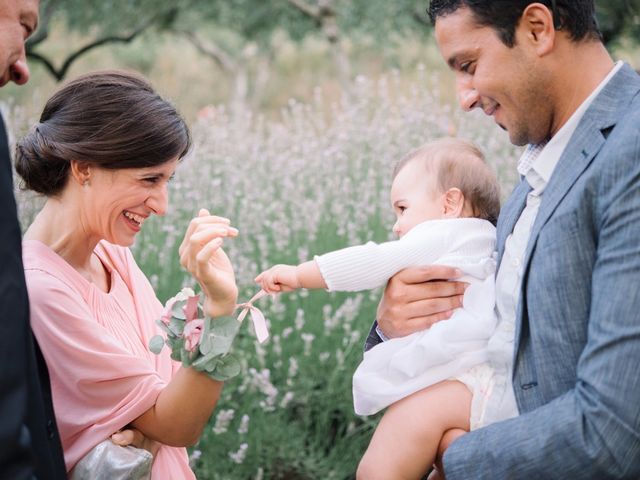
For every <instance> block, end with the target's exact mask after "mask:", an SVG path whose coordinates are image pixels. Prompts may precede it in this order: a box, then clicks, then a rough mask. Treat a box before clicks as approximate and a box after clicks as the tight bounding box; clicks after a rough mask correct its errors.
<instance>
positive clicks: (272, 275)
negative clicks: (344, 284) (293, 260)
mask: <svg viewBox="0 0 640 480" xmlns="http://www.w3.org/2000/svg"><path fill="white" fill-rule="evenodd" d="M255 281H256V283H258V284H259V285H260V286H261V287H262V289H263V290H264V291H265V292H267V293H280V292H291V291H293V290H297V289H298V288H327V284H326V282H325V281H324V278H322V274H321V273H320V269H319V268H318V265H317V264H316V262H315V260H311V261H309V262H305V263H301V264H300V265H297V266H296V265H274V266H273V267H271V268H270V269H268V270H265V271H264V272H262V273H261V274H260V275H258V276H257V277H256V278H255Z"/></svg>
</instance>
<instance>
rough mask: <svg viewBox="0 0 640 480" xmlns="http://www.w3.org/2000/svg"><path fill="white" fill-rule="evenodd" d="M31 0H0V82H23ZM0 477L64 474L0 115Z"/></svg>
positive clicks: (34, 6) (17, 479)
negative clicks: (34, 334)
mask: <svg viewBox="0 0 640 480" xmlns="http://www.w3.org/2000/svg"><path fill="white" fill-rule="evenodd" d="M37 23H38V0H0V87H1V86H4V85H6V84H7V83H8V82H9V81H13V82H15V83H17V84H18V85H22V84H24V83H26V82H27V81H28V80H29V69H28V68H27V63H26V60H25V51H24V42H25V41H26V39H27V38H28V37H29V35H30V34H31V33H32V32H33V30H35V28H36V26H37ZM0 205H1V208H0V232H2V240H1V241H0V479H5V478H6V479H11V480H22V479H33V478H37V479H64V478H66V474H65V469H64V461H63V458H62V448H61V447H60V439H59V437H58V432H57V428H56V423H55V418H54V414H53V407H52V404H51V391H50V387H49V374H48V372H47V367H46V365H45V363H44V360H43V358H42V354H41V353H40V349H39V348H38V345H37V343H35V340H34V339H33V337H32V334H31V329H30V327H29V304H28V299H27V290H26V287H25V281H24V272H23V268H22V256H21V251H22V250H21V236H20V226H19V224H18V219H17V216H16V204H15V201H14V198H13V177H12V174H11V163H10V158H9V148H8V144H7V135H6V132H5V128H4V122H3V121H2V118H1V117H0Z"/></svg>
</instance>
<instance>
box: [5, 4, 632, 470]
mask: <svg viewBox="0 0 640 480" xmlns="http://www.w3.org/2000/svg"><path fill="white" fill-rule="evenodd" d="M596 4H597V7H598V20H599V23H600V25H601V27H602V30H603V33H604V37H605V40H606V43H607V46H608V48H609V49H610V50H611V51H612V53H613V56H614V57H615V58H619V59H623V60H625V61H627V62H629V63H630V64H631V65H632V66H634V67H635V68H640V48H639V43H640V13H639V12H640V0H609V1H596ZM426 6H427V1H426V0H394V1H389V0H224V1H222V0H101V1H96V0H42V2H41V17H42V18H41V26H40V28H39V30H38V32H37V33H36V35H35V36H34V38H33V39H31V40H30V41H29V45H28V50H29V56H30V59H29V60H30V67H31V72H32V79H31V81H30V84H29V85H28V86H26V87H16V86H13V85H12V86H8V87H5V88H3V89H2V90H0V108H2V110H3V113H4V114H5V117H6V119H7V121H8V125H9V130H10V135H11V136H12V138H14V139H15V138H16V137H17V136H20V135H21V134H22V133H23V132H25V131H26V130H27V129H28V128H30V125H32V124H33V123H34V122H35V121H36V120H37V117H38V115H39V113H40V111H41V109H42V107H43V104H44V102H45V101H46V99H47V98H48V97H49V96H50V94H51V93H52V91H53V90H54V89H55V88H56V87H57V85H58V83H59V82H60V81H64V80H65V79H68V78H73V77H74V76H76V75H78V74H81V73H84V72H87V71H91V70H96V69H105V68H125V69H131V70H136V71H139V72H141V73H143V74H145V75H146V76H147V77H149V78H150V79H151V81H152V83H153V84H154V85H155V86H156V88H157V89H158V90H159V91H160V92H161V93H162V94H163V95H165V96H167V97H169V98H170V99H171V100H172V101H173V102H174V103H175V104H176V105H177V106H178V108H179V109H180V110H181V111H182V112H183V113H184V115H185V117H186V118H187V121H188V123H189V124H190V125H191V126H192V130H193V134H194V147H193V152H192V153H191V154H190V156H189V158H188V159H187V160H186V161H185V162H184V163H183V164H182V165H181V166H180V168H179V171H178V174H177V175H176V180H175V181H174V182H173V184H172V186H171V190H170V197H171V200H170V201H171V205H170V209H169V213H168V214H167V215H166V216H165V217H162V218H154V219H152V220H150V221H148V222H146V223H145V227H144V229H143V231H142V232H141V233H140V235H139V238H138V239H137V241H136V245H135V247H134V254H135V256H136V259H137V261H138V262H139V264H140V266H141V268H142V269H143V270H144V272H145V273H146V274H147V275H148V276H149V278H150V279H151V281H152V283H153V285H154V287H155V288H156V291H157V292H158V296H159V298H160V299H161V300H162V301H164V300H166V299H167V298H169V297H170V296H172V295H173V294H175V292H177V291H178V290H179V289H180V288H181V287H182V286H186V285H191V283H192V280H191V279H190V278H189V277H188V276H187V275H185V273H184V272H183V271H181V269H180V267H179V264H178V259H177V254H176V251H177V248H178V245H179V243H180V239H181V236H182V234H183V231H184V228H185V226H186V224H187V222H188V220H189V219H190V218H191V217H192V216H193V215H195V213H196V212H197V209H198V208H199V207H207V208H209V209H210V210H211V211H213V212H216V213H220V214H224V215H226V216H229V217H230V218H231V219H232V221H233V223H234V225H235V226H237V227H238V228H239V229H240V232H241V235H240V236H239V237H238V238H237V239H234V241H232V242H228V243H227V244H226V245H225V249H226V250H227V252H228V254H229V256H230V257H231V259H232V262H233V264H234V267H235V269H236V274H237V280H238V284H239V286H240V289H241V295H240V297H241V300H246V299H248V298H249V297H250V296H251V295H252V294H253V293H255V291H256V287H255V284H254V283H253V278H254V277H255V276H256V275H257V273H259V272H260V271H262V270H263V269H265V268H267V267H269V266H271V265H273V264H274V263H295V262H300V261H303V260H306V259H309V258H311V257H312V256H313V255H314V254H318V253H323V252H326V251H328V250H332V249H336V248H340V247H344V246H347V245H353V244H356V243H362V242H365V241H368V240H374V241H385V240H387V239H390V238H392V235H391V231H390V230H391V228H390V227H391V225H392V212H391V210H390V208H389V205H388V203H389V202H388V190H389V186H390V172H391V169H392V166H393V164H394V163H395V161H397V159H398V158H400V157H401V156H402V155H403V154H404V153H405V152H407V151H408V150H410V149H412V148H415V147H416V146H418V145H420V144H422V143H424V142H425V141H428V140H431V139H434V138H438V137H441V136H443V135H458V136H462V137H465V138H469V139H471V140H473V141H474V142H475V143H476V144H478V145H479V146H480V148H481V149H482V150H483V151H484V152H485V154H486V156H487V158H488V160H489V162H490V163H491V165H492V166H493V167H494V168H495V169H496V171H497V173H498V177H499V179H500V182H501V185H502V189H503V196H506V195H507V194H508V193H509V191H510V189H511V187H512V186H513V184H514V182H515V181H516V172H515V168H514V166H515V162H516V159H517V156H518V154H519V149H517V148H514V147H513V146H511V145H510V143H509V141H508V138H507V136H506V135H505V134H504V133H503V132H500V131H499V130H497V129H496V127H495V125H494V124H493V121H492V120H491V119H488V118H486V117H485V116H484V115H482V113H477V112H476V113H473V114H464V115H463V114H461V113H460V111H459V109H458V108H457V106H456V105H455V98H454V94H453V81H452V80H453V79H452V76H451V74H450V73H449V72H448V71H447V69H446V66H445V65H444V62H443V61H442V59H441V58H440V56H439V54H438V52H437V49H436V47H435V44H434V41H433V38H432V31H431V27H430V25H429V22H428V20H427V18H426V16H425V10H426ZM16 194H17V197H18V204H19V209H20V216H21V220H22V222H23V226H26V225H28V224H29V222H30V221H31V219H32V218H33V215H35V213H36V212H37V210H38V208H39V206H40V205H41V203H42V199H41V198H38V197H35V196H33V195H30V194H29V193H27V192H23V191H17V192H16ZM379 294H380V292H379V291H374V292H362V293H358V294H352V295H347V294H336V293H331V294H328V293H325V292H305V291H301V292H297V293H294V294H291V295H282V296H280V297H276V298H273V299H265V300H262V301H261V302H260V307H261V308H262V309H263V311H264V312H265V314H266V316H267V318H268V320H269V322H270V329H271V333H272V337H271V338H270V340H269V341H268V342H267V343H266V344H265V345H258V344H256V342H255V341H254V338H253V336H252V334H251V333H250V329H248V328H243V330H242V334H241V335H240V338H239V340H238V341H237V343H236V346H235V349H236V353H237V354H238V355H239V356H240V357H241V358H242V361H243V363H244V370H243V373H242V374H241V375H240V377H239V378H237V379H234V380H231V381H230V382H228V383H227V385H226V386H225V389H224V392H223V396H222V399H221V401H220V403H219V406H218V408H217V409H216V412H215V413H214V416H213V417H212V419H211V422H210V426H209V427H208V428H207V429H206V430H205V434H204V435H203V437H202V439H201V441H200V442H199V444H198V445H197V446H196V447H194V448H193V449H191V450H190V453H191V459H192V463H193V466H194V468H195V470H196V473H197V475H198V478H201V479H221V480H222V479H231V480H235V479H256V480H263V479H300V480H307V479H308V480H312V479H349V478H353V473H354V471H355V468H356V465H357V462H358V459H359V458H360V456H361V455H362V453H363V452H364V449H365V448H366V445H367V443H368V441H369V438H370V435H371V432H372V431H373V428H374V426H375V424H376V422H377V417H375V416H374V417H357V416H355V414H354V413H353V409H352V404H351V375H352V373H353V371H354V370H355V368H356V366H357V364H358V363H359V361H360V359H361V356H362V344H363V342H364V338H365V337H366V334H367V332H368V329H369V327H370V325H371V321H372V319H373V318H374V315H375V308H376V304H377V301H378V298H379Z"/></svg>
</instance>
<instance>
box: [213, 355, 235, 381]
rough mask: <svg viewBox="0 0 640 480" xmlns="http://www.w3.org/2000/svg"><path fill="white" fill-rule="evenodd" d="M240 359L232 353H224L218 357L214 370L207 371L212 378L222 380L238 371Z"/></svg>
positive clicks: (227, 378)
mask: <svg viewBox="0 0 640 480" xmlns="http://www.w3.org/2000/svg"><path fill="white" fill-rule="evenodd" d="M241 369H242V367H241V366H240V361H239V360H238V359H237V358H236V357H234V356H233V355H226V356H224V357H222V358H221V359H220V361H219V362H218V365H217V366H216V368H215V370H214V371H212V372H210V373H209V376H211V377H212V378H214V379H216V380H219V381H221V382H224V381H225V380H229V379H230V378H232V377H235V376H236V375H238V374H239V373H240V370H241Z"/></svg>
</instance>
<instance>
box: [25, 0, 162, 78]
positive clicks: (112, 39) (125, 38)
mask: <svg viewBox="0 0 640 480" xmlns="http://www.w3.org/2000/svg"><path fill="white" fill-rule="evenodd" d="M170 14H171V11H169V12H162V13H160V14H158V15H155V16H154V17H152V18H150V19H149V20H148V21H147V22H146V23H144V24H142V25H141V26H140V27H138V28H137V29H136V30H134V31H133V32H131V33H130V34H129V35H121V36H118V35H109V36H106V37H102V38H98V39H96V40H94V41H92V42H90V43H88V44H87V45H85V46H84V47H82V48H80V49H78V50H76V51H75V52H73V53H72V54H70V55H69V56H68V57H67V58H66V60H65V61H64V63H63V64H62V66H61V67H60V68H56V67H55V65H53V62H52V61H51V60H49V59H48V58H47V57H45V56H44V55H42V54H39V53H36V52H34V51H32V50H28V51H27V56H28V57H29V58H32V59H33V60H36V61H38V62H41V63H42V64H43V65H44V66H45V67H46V69H47V70H48V71H49V73H51V75H53V76H54V77H55V79H56V80H57V81H58V82H59V81H61V80H63V79H64V77H65V76H66V75H67V72H68V71H69V68H70V67H71V65H72V64H73V62H75V61H76V60H77V59H78V58H80V57H81V56H82V55H84V54H86V53H87V52H89V51H91V50H93V49H95V48H97V47H100V46H102V45H105V44H107V43H130V42H131V41H133V40H134V39H135V38H136V37H137V36H138V35H140V34H141V33H142V32H144V31H145V30H146V29H148V28H149V27H151V26H152V25H153V24H154V23H156V22H157V21H158V20H159V19H162V18H166V16H167V15H170Z"/></svg>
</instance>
